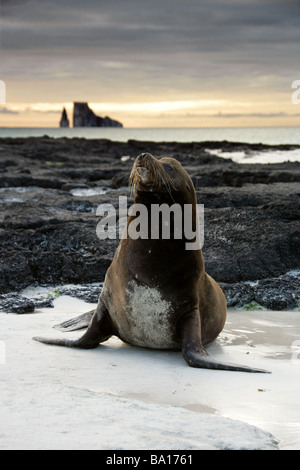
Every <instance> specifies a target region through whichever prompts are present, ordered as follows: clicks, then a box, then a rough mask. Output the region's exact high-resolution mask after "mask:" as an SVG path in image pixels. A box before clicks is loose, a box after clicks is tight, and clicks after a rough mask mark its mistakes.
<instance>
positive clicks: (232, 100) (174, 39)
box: [0, 0, 300, 127]
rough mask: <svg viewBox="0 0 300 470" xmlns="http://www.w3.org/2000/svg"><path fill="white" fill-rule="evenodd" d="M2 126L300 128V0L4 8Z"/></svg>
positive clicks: (114, 0)
mask: <svg viewBox="0 0 300 470" xmlns="http://www.w3.org/2000/svg"><path fill="white" fill-rule="evenodd" d="M0 14H1V23H0V34H1V36H0V39H1V42H0V80H3V81H4V82H5V84H6V104H3V105H0V126H1V127H10V126H12V127H14V126H17V127H57V126H58V122H59V119H60V113H61V110H62V107H63V106H65V107H66V109H67V112H68V114H69V118H71V116H72V103H73V101H87V102H88V103H89V104H90V107H91V108H92V109H93V110H94V111H95V112H96V113H97V114H98V115H100V116H105V115H109V116H110V117H112V118H113V119H117V120H120V121H121V122H123V124H124V126H125V127H247V126H298V125H299V123H300V104H299V105H298V106H297V105H295V104H292V101H291V95H292V91H293V90H292V88H291V86H292V82H293V81H295V80H297V79H298V80H299V79H300V2H299V0H197V1H196V0H147V1H146V0H105V1H103V0H86V1H83V0H64V1H58V0H43V1H41V0H40V1H38V0H2V2H1V10H0Z"/></svg>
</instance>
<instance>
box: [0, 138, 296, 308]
mask: <svg viewBox="0 0 300 470" xmlns="http://www.w3.org/2000/svg"><path fill="white" fill-rule="evenodd" d="M215 148H218V149H222V150H224V151H226V152H231V151H241V150H243V151H244V152H246V153H249V154H251V153H252V154H253V153H255V152H262V151H266V152H267V151H269V150H274V149H276V150H289V149H290V150H291V149H295V148H299V147H297V146H289V145H282V146H268V145H262V144H246V143H245V144H241V143H232V142H227V141H225V142H192V143H178V142H160V143H156V142H141V141H134V140H129V141H128V142H126V143H122V142H113V141H109V140H106V139H100V140H86V139H80V138H73V139H68V138H60V139H53V138H50V137H47V136H44V137H41V138H15V139H11V138H4V139H0V240H1V243H0V255H1V277H0V310H2V311H17V312H18V313H24V312H30V311H31V312H32V311H34V309H35V308H38V307H40V306H41V305H42V304H41V299H42V297H43V296H42V297H39V298H38V299H37V298H34V297H33V298H28V297H26V295H25V293H24V294H23V295H22V292H23V290H24V289H25V288H27V287H28V286H35V285H36V286H52V287H53V290H55V294H53V298H55V295H62V294H65V293H66V292H68V290H66V288H65V287H64V286H65V285H66V284H68V285H69V284H72V285H73V287H72V290H71V295H74V296H78V297H81V298H84V299H88V298H89V299H90V301H91V299H93V301H97V297H98V294H99V293H100V290H101V282H102V281H103V279H104V275H105V272H106V270H107V268H108V266H109V264H110V262H111V260H112V258H113V255H114V252H115V250H116V247H117V244H118V240H102V241H101V240H99V239H98V238H97V235H96V226H97V223H98V221H99V220H100V218H99V216H96V209H97V207H98V206H99V205H100V204H107V203H109V204H114V205H115V207H117V205H118V198H119V196H120V195H123V196H127V197H128V204H129V205H130V204H132V202H133V200H132V198H130V197H129V193H128V190H127V185H128V176H129V173H130V170H131V167H132V164H133V161H134V159H135V157H136V156H137V155H138V154H139V153H141V152H144V151H147V152H150V153H152V154H153V155H155V156H163V155H170V156H173V157H175V158H177V159H178V160H180V161H181V162H182V164H183V165H184V167H185V168H186V170H187V171H188V173H189V174H190V176H191V177H192V179H193V181H194V184H195V187H196V192H197V199H198V203H200V204H204V207H205V230H204V235H205V241H204V247H203V255H204V259H205V262H206V271H207V272H208V273H209V274H210V275H212V276H213V277H214V278H215V279H216V280H217V281H218V282H220V284H221V285H222V287H223V289H224V292H225V294H226V297H227V301H228V306H229V307H230V308H233V307H242V306H244V305H245V304H246V305H248V306H249V308H251V306H255V305H256V304H259V305H261V306H262V307H264V308H268V309H271V310H284V309H294V308H299V303H300V289H299V277H300V274H299V272H298V271H297V269H298V270H299V267H300V224H299V218H300V204H299V200H300V199H299V196H300V185H299V182H300V163H292V162H286V163H278V164H242V165H241V164H238V163H235V162H233V161H232V160H229V159H223V158H220V157H218V156H214V155H212V154H211V153H210V152H208V150H212V149H215ZM299 151H300V150H299ZM57 286H58V287H57ZM76 286H77V287H76ZM24 292H26V291H24ZM51 297H52V296H51V295H50V296H49V292H48V293H47V295H46V297H45V299H44V300H45V301H46V300H47V299H48V305H51V302H52V301H53V298H52V299H51ZM18 302H19V303H18ZM26 302H27V304H26ZM22 305H23V306H22ZM18 306H19V307H18Z"/></svg>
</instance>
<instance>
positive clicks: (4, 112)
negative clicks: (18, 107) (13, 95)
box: [0, 107, 19, 114]
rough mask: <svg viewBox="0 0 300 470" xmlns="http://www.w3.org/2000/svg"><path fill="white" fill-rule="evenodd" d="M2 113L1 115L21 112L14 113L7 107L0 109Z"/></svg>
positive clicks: (14, 112) (15, 112)
mask: <svg viewBox="0 0 300 470" xmlns="http://www.w3.org/2000/svg"><path fill="white" fill-rule="evenodd" d="M0 113H1V114H19V111H14V110H12V109H9V108H7V107H0Z"/></svg>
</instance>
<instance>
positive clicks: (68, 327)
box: [53, 310, 95, 331]
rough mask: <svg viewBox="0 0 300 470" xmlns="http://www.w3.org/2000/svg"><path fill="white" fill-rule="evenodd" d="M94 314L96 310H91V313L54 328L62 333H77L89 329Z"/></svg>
mask: <svg viewBox="0 0 300 470" xmlns="http://www.w3.org/2000/svg"><path fill="white" fill-rule="evenodd" d="M94 313H95V310H91V311H90V312H87V313H84V314H83V315H80V316H79V317H76V318H71V320H67V321H64V322H62V323H59V324H58V325H54V327H53V328H55V329H56V330H60V331H75V330H81V329H83V328H87V327H88V326H89V324H90V322H91V319H92V318H93V315H94Z"/></svg>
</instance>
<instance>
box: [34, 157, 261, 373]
mask: <svg viewBox="0 0 300 470" xmlns="http://www.w3.org/2000/svg"><path fill="white" fill-rule="evenodd" d="M130 185H131V187H132V188H134V190H135V191H136V195H135V201H134V203H135V206H136V207H137V205H138V204H142V205H143V207H146V208H147V209H148V210H149V211H148V212H147V213H149V217H150V212H151V211H150V209H151V207H152V205H153V204H159V205H161V204H167V205H168V206H171V205H173V204H174V203H175V204H178V205H180V207H182V208H184V207H188V206H185V205H189V207H191V209H192V217H191V219H190V223H191V225H192V227H191V228H192V232H193V233H196V234H198V231H199V226H198V213H197V200H196V193H195V188H194V185H193V182H192V180H191V178H190V177H189V175H188V174H187V172H186V171H185V170H184V168H183V167H182V165H181V164H180V162H178V161H177V160H175V159H174V158H171V157H163V158H161V159H157V158H155V157H154V156H152V155H151V154H149V153H143V154H141V155H139V156H138V157H137V159H136V160H135V163H134V165H133V168H132V172H131V175H130ZM136 217H137V215H136V214H135V215H130V216H129V218H128V221H127V226H126V229H125V230H127V232H126V233H128V231H129V226H130V224H131V222H134V221H136ZM148 222H149V227H150V226H151V220H150V219H149V220H148ZM152 228H153V227H152ZM195 238H197V237H195ZM186 243H187V239H186V237H185V235H184V234H182V237H181V238H177V237H176V236H175V229H174V227H173V230H171V233H170V237H169V239H164V238H162V237H157V236H156V237H154V239H153V238H151V237H150V238H149V237H148V238H145V237H141V238H137V239H132V238H130V237H127V238H126V237H122V239H121V240H120V243H119V246H118V249H117V250H116V253H115V256H114V258H113V261H112V263H111V265H110V267H109V268H108V270H107V273H106V276H105V281H104V285H103V289H102V292H101V294H100V296H99V301H98V304H97V307H96V309H95V311H91V312H88V313H86V314H84V315H81V316H80V317H78V318H75V319H74V320H70V321H67V322H65V323H63V324H61V325H58V328H59V329H62V330H64V331H70V330H75V329H80V328H83V327H86V326H88V329H87V331H86V332H85V334H84V335H83V336H82V337H80V338H79V339H76V340H69V339H48V338H40V337H36V338H34V339H35V340H37V341H40V342H42V343H47V344H54V345H60V346H68V347H74V348H86V349H88V348H96V347H97V346H98V345H99V344H100V343H102V342H104V341H106V340H107V339H109V338H110V337H111V336H112V335H115V336H117V337H119V338H120V339H121V340H122V341H124V342H126V343H129V344H131V345H134V346H140V347H145V348H152V349H153V348H155V349H169V350H181V351H182V354H183V357H184V359H185V361H186V362H187V364H188V365H189V366H191V367H198V368H208V369H223V370H234V371H244V372H266V371H264V370H261V369H253V368H250V367H247V366H239V365H234V364H225V363H220V362H218V361H216V360H214V359H213V358H212V357H210V356H209V355H208V353H207V352H206V349H205V346H206V345H208V344H209V343H211V342H212V341H213V340H214V339H215V338H216V337H217V336H218V335H219V333H220V332H221V331H222V329H223V327H224V324H225V320H226V299H225V296H224V294H223V291H222V290H221V288H220V286H219V285H218V284H217V282H216V281H215V280H214V279H212V277H210V276H209V275H208V274H207V273H206V272H205V266H204V260H203V255H202V251H201V249H200V247H198V248H197V249H191V250H187V249H186Z"/></svg>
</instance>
